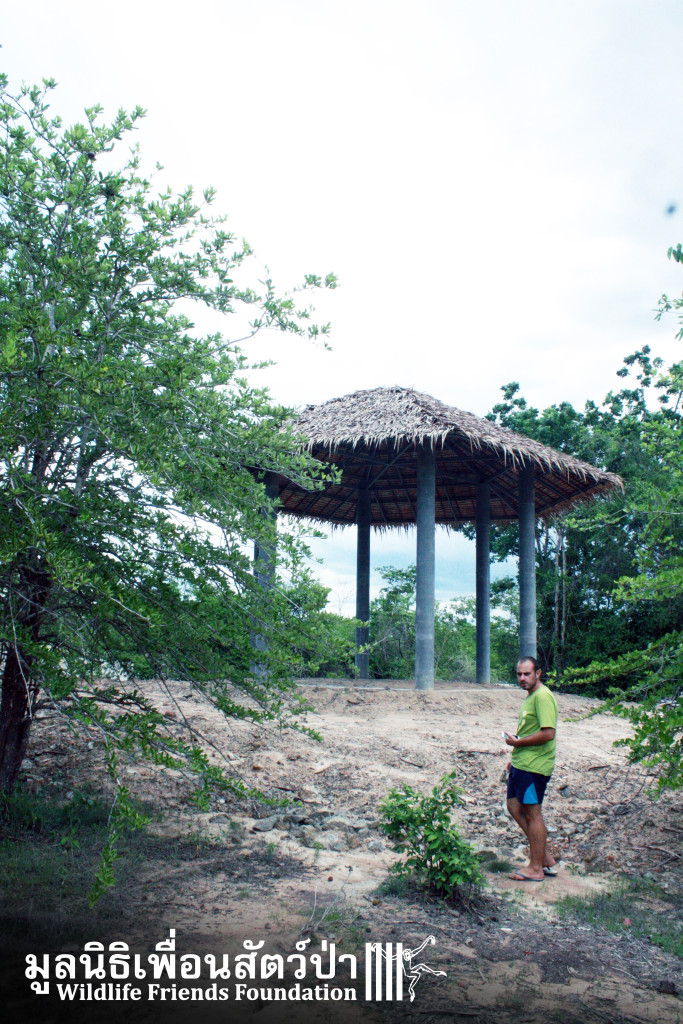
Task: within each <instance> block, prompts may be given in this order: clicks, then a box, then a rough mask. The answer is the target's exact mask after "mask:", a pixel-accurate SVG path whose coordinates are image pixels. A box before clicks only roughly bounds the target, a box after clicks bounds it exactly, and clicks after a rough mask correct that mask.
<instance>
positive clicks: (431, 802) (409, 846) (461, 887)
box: [379, 772, 483, 901]
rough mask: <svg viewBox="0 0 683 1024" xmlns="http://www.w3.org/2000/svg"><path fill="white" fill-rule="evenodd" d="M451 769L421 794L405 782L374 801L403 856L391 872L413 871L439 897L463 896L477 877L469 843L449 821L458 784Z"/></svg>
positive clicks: (382, 824)
mask: <svg viewBox="0 0 683 1024" xmlns="http://www.w3.org/2000/svg"><path fill="white" fill-rule="evenodd" d="M454 777H455V773H454V772H451V773H449V774H447V775H444V777H443V778H442V779H441V781H440V782H439V783H438V785H436V786H434V788H433V789H432V791H431V794H429V795H427V796H425V795H424V794H422V793H418V792H417V791H416V790H414V789H413V788H412V786H409V785H407V784H404V785H403V786H402V787H401V788H400V789H393V790H391V792H390V793H389V794H388V795H387V796H386V797H385V798H384V800H383V801H382V802H381V804H380V805H379V813H380V829H381V831H382V832H383V833H384V835H386V836H387V837H388V838H389V839H390V840H391V842H392V843H393V844H394V845H393V849H394V851H395V852H396V853H404V854H405V855H406V856H405V860H402V861H400V862H398V863H397V864H394V865H393V867H392V869H391V870H392V872H394V873H395V874H397V875H399V876H407V877H414V878H415V879H417V880H418V881H420V882H422V883H424V884H425V885H426V886H427V888H428V889H430V890H432V891H433V892H435V893H437V894H438V895H439V896H442V897H443V898H445V899H453V898H457V899H460V900H462V901H466V900H467V899H468V898H469V897H470V896H471V895H472V893H473V891H474V890H475V889H476V887H477V886H478V885H480V884H481V882H482V881H483V878H482V874H481V870H480V868H479V862H478V860H477V856H476V853H475V851H474V849H473V848H472V846H470V844H469V843H468V842H466V840H464V839H463V838H462V836H461V835H460V833H459V832H458V830H457V829H456V828H455V826H454V825H453V823H452V821H451V812H452V810H453V808H454V807H455V806H456V805H457V804H458V803H460V802H461V801H460V797H459V793H460V790H459V789H458V787H457V786H456V785H455V782H454Z"/></svg>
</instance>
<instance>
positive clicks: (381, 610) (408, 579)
mask: <svg viewBox="0 0 683 1024" xmlns="http://www.w3.org/2000/svg"><path fill="white" fill-rule="evenodd" d="M378 571H379V574H380V576H381V577H382V579H383V580H385V582H386V586H384V587H382V589H381V591H380V595H379V597H378V598H376V599H375V600H374V601H373V602H372V603H371V605H370V658H369V662H370V675H371V676H372V677H374V678H375V679H409V678H411V677H412V675H413V672H414V667H415V580H416V568H415V566H414V565H411V566H408V568H407V569H396V568H392V567H391V566H384V567H382V568H380V569H379V570H378ZM518 604H519V600H518V598H517V595H516V590H515V585H514V583H512V585H510V584H508V583H504V582H502V581H500V584H499V585H498V586H497V585H496V584H494V585H493V587H492V607H494V609H496V610H500V613H501V614H500V615H494V616H493V618H492V621H491V670H492V673H493V675H494V677H499V678H503V679H505V678H508V677H509V675H510V673H511V671H512V666H514V664H515V661H516V658H517V646H518V641H517V637H518V635H519V610H518ZM474 622H475V602H474V599H473V598H467V597H463V598H454V599H453V600H452V601H449V602H448V604H447V605H441V604H437V605H435V608H434V675H435V678H436V679H442V680H452V679H458V680H467V679H474V671H475V654H476V636H475V634H476V630H475V624H474Z"/></svg>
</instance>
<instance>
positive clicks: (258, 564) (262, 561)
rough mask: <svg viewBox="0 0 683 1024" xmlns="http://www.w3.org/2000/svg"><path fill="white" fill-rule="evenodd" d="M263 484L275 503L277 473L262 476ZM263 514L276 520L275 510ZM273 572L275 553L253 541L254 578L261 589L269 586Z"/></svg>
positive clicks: (278, 487) (278, 485)
mask: <svg viewBox="0 0 683 1024" xmlns="http://www.w3.org/2000/svg"><path fill="white" fill-rule="evenodd" d="M263 484H264V486H265V489H266V494H267V496H268V497H269V498H270V499H271V501H275V499H276V498H277V496H278V495H279V493H280V481H279V478H278V475H277V473H271V472H268V473H265V474H264V476H263ZM264 514H265V515H268V516H269V517H270V518H271V519H272V520H273V522H275V521H276V520H277V510H276V509H275V508H271V509H268V510H267V511H265V510H264ZM274 572H275V551H274V550H273V549H272V548H271V547H269V546H268V545H259V542H258V541H257V540H255V541H254V578H255V579H257V580H258V581H259V583H260V584H261V585H262V586H263V587H268V586H270V583H271V581H272V579H273V573H274Z"/></svg>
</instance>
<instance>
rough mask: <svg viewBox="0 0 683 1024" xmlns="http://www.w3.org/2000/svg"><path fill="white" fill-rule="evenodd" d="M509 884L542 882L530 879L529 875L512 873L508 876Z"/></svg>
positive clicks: (540, 879)
mask: <svg viewBox="0 0 683 1024" xmlns="http://www.w3.org/2000/svg"><path fill="white" fill-rule="evenodd" d="M508 878H509V879H510V881H511V882H542V881H543V879H542V878H532V877H531V875H524V874H522V872H521V871H513V872H512V874H511V875H508Z"/></svg>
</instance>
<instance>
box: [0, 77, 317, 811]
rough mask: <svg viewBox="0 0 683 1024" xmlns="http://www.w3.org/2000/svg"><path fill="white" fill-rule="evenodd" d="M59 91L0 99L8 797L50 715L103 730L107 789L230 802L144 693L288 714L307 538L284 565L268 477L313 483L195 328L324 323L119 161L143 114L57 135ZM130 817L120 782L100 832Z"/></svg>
mask: <svg viewBox="0 0 683 1024" xmlns="http://www.w3.org/2000/svg"><path fill="white" fill-rule="evenodd" d="M53 87H54V83H53V82H52V81H45V82H44V84H43V86H42V87H35V88H31V89H29V88H22V89H21V90H20V91H19V92H18V93H17V94H16V95H13V94H11V93H10V91H9V90H8V85H7V80H6V78H5V77H1V78H0V90H1V97H0V121H1V122H2V135H3V141H2V144H1V145H2V159H1V160H0V251H1V255H2V272H1V274H0V397H1V401H0V438H1V440H2V450H1V462H0V658H1V662H0V666H1V672H2V697H1V703H0V789H1V790H4V791H6V792H9V791H11V790H12V788H13V787H14V785H15V782H16V780H17V774H18V772H19V768H20V765H21V762H22V758H23V756H24V753H25V751H26V747H27V743H28V740H29V735H30V730H31V726H32V723H33V720H34V716H35V712H36V710H37V708H38V707H39V706H40V704H41V703H42V704H43V705H48V706H50V707H52V708H56V709H59V711H60V713H61V714H64V715H67V716H68V717H69V718H70V719H71V720H72V721H73V722H75V723H81V724H83V725H86V726H88V727H90V728H96V729H98V730H99V731H100V733H101V735H103V737H104V739H105V745H106V750H107V757H108V763H109V767H110V771H111V774H112V777H113V778H114V779H115V780H117V784H118V770H117V751H120V750H121V749H125V750H133V751H138V752H141V753H142V754H144V755H148V756H151V757H152V758H154V759H155V760H156V761H157V762H158V763H162V764H167V765H175V766H185V767H186V768H187V769H188V770H189V771H191V772H194V773H196V775H197V776H198V779H199V784H198V787H199V788H198V794H199V795H198V799H200V798H201V796H202V794H204V793H205V792H206V787H207V786H208V785H210V784H213V783H215V784H217V785H220V786H230V785H236V783H235V782H234V781H233V780H231V779H230V778H229V777H228V776H226V775H224V774H223V772H222V770H221V769H220V767H219V766H218V765H216V764H215V763H214V762H213V761H212V760H211V759H210V758H209V756H208V755H207V752H206V750H205V749H204V748H203V747H202V744H201V743H200V742H199V741H198V740H197V737H196V736H195V735H193V734H191V733H189V732H188V733H185V734H179V733H178V732H169V730H168V728H167V723H165V721H164V719H163V716H161V715H160V714H159V713H158V712H157V711H156V710H155V708H154V707H153V705H152V704H151V703H150V702H149V700H148V699H147V698H146V697H145V696H144V695H143V694H142V693H141V692H140V690H139V688H138V687H137V686H136V679H138V678H140V677H145V676H155V677H159V678H161V679H164V678H182V679H186V680H190V681H193V682H194V684H196V685H197V686H198V687H200V688H201V689H202V691H203V692H204V694H205V695H206V696H207V697H208V698H209V699H210V700H211V701H212V702H213V704H214V705H215V706H216V707H217V708H219V709H220V710H221V711H222V712H224V713H225V714H226V715H236V716H241V717H250V718H253V719H255V720H262V719H263V718H267V717H278V718H281V719H283V720H285V719H287V718H288V715H289V714H290V712H291V708H292V705H291V700H290V697H291V696H292V691H291V683H290V674H291V670H292V668H293V667H295V665H296V659H297V657H298V655H297V649H298V648H299V647H300V646H301V643H302V637H301V634H302V631H304V628H305V627H304V624H302V618H301V616H300V615H298V614H297V610H296V606H295V602H293V600H292V598H291V596H290V595H289V594H288V592H287V588H292V587H293V588H295V589H296V588H297V587H304V589H305V585H304V582H302V579H301V571H300V562H301V558H300V555H301V543H300V541H299V540H298V539H297V537H296V536H294V535H293V534H291V535H285V536H284V537H282V536H281V537H280V539H279V540H278V546H277V556H275V555H274V552H275V527H274V523H273V516H272V515H269V514H268V513H269V511H270V508H271V503H270V502H269V500H268V498H267V496H266V491H265V488H264V485H263V483H262V482H261V480H262V479H263V474H264V473H265V472H267V471H278V472H281V473H285V474H287V475H288V476H290V477H291V478H293V479H296V480H299V481H300V482H302V483H303V484H305V485H306V486H308V487H312V486H315V485H316V480H317V479H318V471H317V468H316V466H315V464H313V463H312V462H311V460H310V459H308V458H307V457H305V456H304V455H303V454H302V453H301V450H300V447H299V445H298V444H297V442H296V440H295V439H294V438H292V436H291V435H290V434H289V433H288V432H287V431H286V430H285V429H283V428H282V423H283V418H284V413H283V411H282V410H277V409H274V408H272V407H271V406H270V404H269V402H268V399H267V395H266V394H265V393H264V392H261V391H258V390H254V389H253V388H251V387H250V386H249V385H248V383H247V381H246V379H245V377H244V370H245V368H246V362H245V357H244V355H243V353H242V351H241V350H240V348H239V346H238V345H237V344H236V343H234V342H232V341H230V340H227V339H226V338H225V337H224V336H223V335H222V334H221V333H210V334H206V333H204V334H203V333H201V332H200V331H198V330H197V329H195V326H194V324H193V322H192V320H191V319H190V313H191V311H192V309H193V307H199V308H202V307H203V308H204V309H206V310H209V311H212V313H213V315H214V320H217V315H221V316H222V317H223V318H224V317H231V318H232V319H231V320H230V321H229V322H230V323H231V324H232V323H233V322H234V323H235V324H236V325H238V327H237V330H239V331H240V332H241V333H246V335H247V336H250V335H252V334H254V333H255V332H257V331H260V330H264V329H267V328H272V329H276V330H280V331H288V332H295V333H297V334H304V335H306V334H307V335H309V336H316V335H318V334H319V333H322V334H324V333H325V332H326V330H327V328H326V327H323V328H319V327H318V326H316V325H315V324H314V323H313V322H312V321H311V319H310V310H309V308H308V307H306V306H302V305H301V304H299V303H298V300H297V299H296V297H295V296H293V295H289V296H286V297H282V296H278V295H277V294H276V292H275V290H274V287H273V284H272V282H271V281H270V280H265V281H263V282H260V284H259V285H258V286H256V285H255V284H253V282H252V283H249V280H248V279H247V280H245V283H243V284H238V283H237V279H238V278H239V277H240V276H241V275H244V274H245V273H246V272H247V270H248V264H247V265H246V266H245V261H247V258H248V257H249V255H250V250H249V248H248V246H247V245H246V244H244V243H243V242H239V241H236V239H235V237H234V236H233V235H232V234H231V233H230V232H229V231H228V230H227V229H226V227H225V224H224V219H223V218H221V217H214V216H213V215H212V213H211V204H212V200H213V193H212V191H211V190H208V191H206V192H205V193H204V195H203V197H202V198H201V199H200V200H195V197H194V196H193V193H192V190H191V189H187V190H186V191H184V192H182V193H181V194H179V195H175V194H172V193H171V191H164V192H162V193H161V194H158V193H157V192H155V190H154V189H153V187H152V185H151V184H150V181H149V180H148V179H147V178H145V177H144V175H143V174H142V172H141V169H140V161H139V157H138V154H137V151H136V150H133V151H132V155H131V150H130V149H124V154H125V155H124V157H123V164H122V166H121V165H118V166H117V164H116V155H117V153H118V150H119V149H120V148H121V144H122V143H123V141H124V140H126V137H128V136H129V135H130V133H131V131H132V130H133V129H134V127H135V125H136V123H137V121H138V119H139V118H140V117H141V116H142V114H143V111H142V110H140V109H136V110H135V111H133V112H132V113H130V114H128V113H126V112H124V111H120V112H119V113H118V115H117V116H116V118H115V119H114V121H113V123H112V124H110V125H107V124H104V123H103V122H102V118H101V111H100V108H99V107H92V108H90V109H87V110H86V111H85V119H84V121H83V123H81V124H75V125H73V126H72V127H64V126H63V125H62V123H61V120H60V118H59V117H56V116H53V115H52V114H51V112H50V110H49V104H48V99H47V97H48V93H49V92H50V90H51V89H52V88H53ZM242 279H243V280H244V278H242ZM334 284H335V280H334V277H333V276H332V275H330V276H328V277H327V278H326V279H325V280H324V281H322V280H321V279H320V278H318V277H316V276H315V275H310V276H309V277H307V278H306V281H305V284H304V285H303V287H318V286H321V285H325V286H327V287H334ZM240 311H242V312H240ZM223 322H226V321H225V320H224V319H222V320H221V323H223ZM245 327H246V330H244V328H245ZM234 330H235V329H234V328H233V331H234ZM252 541H255V542H256V543H258V545H259V546H260V548H261V549H262V550H266V551H269V552H270V553H271V555H272V556H273V560H274V562H275V561H276V562H277V567H276V575H275V576H273V579H272V584H271V585H267V586H265V587H263V586H257V585H256V584H255V582H254V577H253V574H252V565H251V559H250V557H249V550H250V549H248V547H247V542H249V543H251V542H252ZM274 567H275V566H274ZM282 580H284V581H285V582H286V586H282V585H280V583H279V582H278V581H282ZM307 623H308V628H313V626H314V623H315V617H314V616H310V617H309V618H308V620H307ZM254 635H258V636H259V637H261V638H264V639H265V643H264V644H261V645H260V648H264V647H265V649H258V650H256V651H255V650H254V648H253V646H252V643H251V641H250V637H253V636H254ZM293 636H294V637H295V638H296V642H294V643H293V642H292V637H293ZM255 668H256V669H258V671H254V669H255ZM126 804H127V794H126V791H125V788H124V787H123V786H121V785H120V784H118V798H117V805H116V812H115V814H114V817H113V820H114V822H116V820H117V815H122V814H125V812H126Z"/></svg>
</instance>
